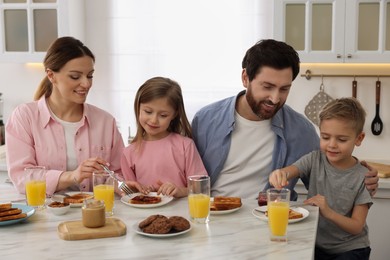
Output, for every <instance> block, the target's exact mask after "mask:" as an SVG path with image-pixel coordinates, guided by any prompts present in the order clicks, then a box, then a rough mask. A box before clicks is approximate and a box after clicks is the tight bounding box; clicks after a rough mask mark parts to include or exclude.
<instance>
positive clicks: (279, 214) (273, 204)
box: [267, 188, 290, 242]
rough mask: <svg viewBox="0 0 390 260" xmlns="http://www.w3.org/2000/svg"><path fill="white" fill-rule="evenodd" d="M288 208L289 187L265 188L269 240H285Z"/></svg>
mask: <svg viewBox="0 0 390 260" xmlns="http://www.w3.org/2000/svg"><path fill="white" fill-rule="evenodd" d="M289 209H290V190H289V189H284V188H283V189H273V188H271V189H268V190H267V211H268V226H269V232H270V239H271V241H282V242H285V241H287V226H288V212H289Z"/></svg>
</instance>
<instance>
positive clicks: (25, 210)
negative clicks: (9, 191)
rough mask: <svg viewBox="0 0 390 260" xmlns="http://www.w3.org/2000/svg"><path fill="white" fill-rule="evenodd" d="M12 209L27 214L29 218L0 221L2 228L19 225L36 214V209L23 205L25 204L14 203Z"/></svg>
mask: <svg viewBox="0 0 390 260" xmlns="http://www.w3.org/2000/svg"><path fill="white" fill-rule="evenodd" d="M12 208H18V209H21V210H22V213H26V214H27V216H26V217H24V218H19V219H11V220H5V221H0V226H7V225H12V224H15V223H19V222H22V221H25V220H26V219H28V218H29V217H31V216H32V215H34V213H35V209H34V208H33V207H30V206H27V205H23V204H15V203H12Z"/></svg>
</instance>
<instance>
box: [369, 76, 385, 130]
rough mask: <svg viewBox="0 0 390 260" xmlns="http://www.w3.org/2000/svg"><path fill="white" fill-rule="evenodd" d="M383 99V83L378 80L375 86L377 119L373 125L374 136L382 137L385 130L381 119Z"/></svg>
mask: <svg viewBox="0 0 390 260" xmlns="http://www.w3.org/2000/svg"><path fill="white" fill-rule="evenodd" d="M380 99H381V82H380V80H379V79H378V80H377V81H376V86H375V117H374V120H373V121H372V123H371V132H372V134H373V135H380V134H381V132H382V130H383V123H382V120H381V118H380V117H379V103H380Z"/></svg>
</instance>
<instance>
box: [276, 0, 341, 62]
mask: <svg viewBox="0 0 390 260" xmlns="http://www.w3.org/2000/svg"><path fill="white" fill-rule="evenodd" d="M344 14H345V1H344V0H337V1H336V0H321V1H310V0H276V1H275V5H274V37H275V39H278V40H282V41H285V42H287V43H288V44H290V45H291V46H293V47H294V48H295V49H296V50H297V51H298V53H299V56H300V58H301V61H302V62H343V59H342V58H343V53H344V37H339V36H340V35H344V17H345V15H344Z"/></svg>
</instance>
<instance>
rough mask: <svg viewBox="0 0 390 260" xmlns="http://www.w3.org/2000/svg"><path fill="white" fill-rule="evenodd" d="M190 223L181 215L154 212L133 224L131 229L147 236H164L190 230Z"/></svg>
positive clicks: (177, 234) (180, 233)
mask: <svg viewBox="0 0 390 260" xmlns="http://www.w3.org/2000/svg"><path fill="white" fill-rule="evenodd" d="M191 228H192V226H191V223H190V222H189V221H188V220H187V219H186V218H184V217H181V216H170V217H166V216H164V215H160V214H155V215H151V216H149V217H147V218H146V219H144V220H141V221H140V222H138V223H135V224H134V225H133V230H134V231H135V232H136V233H137V234H140V235H143V236H147V237H156V238H166V237H173V236H179V235H183V234H185V233H187V232H189V231H190V230H191Z"/></svg>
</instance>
